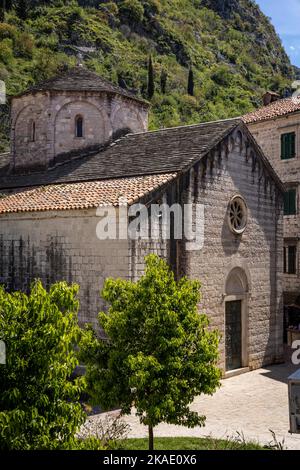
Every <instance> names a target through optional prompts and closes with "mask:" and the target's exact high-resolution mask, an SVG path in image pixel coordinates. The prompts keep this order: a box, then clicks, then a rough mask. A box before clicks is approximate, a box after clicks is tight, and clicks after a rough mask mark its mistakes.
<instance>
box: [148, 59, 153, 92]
mask: <svg viewBox="0 0 300 470" xmlns="http://www.w3.org/2000/svg"><path fill="white" fill-rule="evenodd" d="M153 95H154V70H153V63H152V57H151V55H150V56H149V62H148V98H149V99H151V98H152V96H153Z"/></svg>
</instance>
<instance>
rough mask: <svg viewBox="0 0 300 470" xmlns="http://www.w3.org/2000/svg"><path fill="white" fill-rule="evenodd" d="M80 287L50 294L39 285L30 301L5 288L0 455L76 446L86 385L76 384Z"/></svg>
mask: <svg viewBox="0 0 300 470" xmlns="http://www.w3.org/2000/svg"><path fill="white" fill-rule="evenodd" d="M77 292H78V287H77V286H75V285H72V286H68V285H67V284H66V283H65V282H60V283H57V284H54V285H53V286H52V287H51V288H50V290H49V292H47V291H46V290H45V289H44V288H43V286H42V284H41V282H40V281H36V282H35V283H34V284H33V286H32V288H31V292H30V293H29V295H26V294H23V293H20V292H15V293H12V294H9V293H7V292H6V291H5V290H4V288H3V287H0V338H1V339H2V340H4V342H5V344H6V348H7V360H6V365H4V366H3V365H2V366H0V450H11V449H17V450H19V449H22V450H27V449H54V448H60V447H63V446H67V445H70V446H71V445H74V439H73V436H74V434H75V432H76V431H77V429H78V428H79V426H80V425H81V424H82V423H83V422H84V413H83V411H82V408H81V405H80V403H79V397H80V394H81V393H82V391H83V387H84V382H83V379H82V378H78V379H76V380H75V381H73V382H71V381H70V380H69V377H70V375H71V374H72V372H73V371H74V369H75V367H76V365H77V364H78V360H77V357H76V352H75V346H76V344H77V342H78V341H79V337H80V329H79V327H78V323H77V311H78V300H77V297H76V295H77Z"/></svg>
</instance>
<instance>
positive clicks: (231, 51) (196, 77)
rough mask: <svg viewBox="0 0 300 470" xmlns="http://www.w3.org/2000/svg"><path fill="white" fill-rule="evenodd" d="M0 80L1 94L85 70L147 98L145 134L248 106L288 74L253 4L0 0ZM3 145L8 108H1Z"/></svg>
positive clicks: (241, 0)
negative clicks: (76, 67) (74, 68)
mask: <svg viewBox="0 0 300 470" xmlns="http://www.w3.org/2000/svg"><path fill="white" fill-rule="evenodd" d="M0 5H1V6H0V21H1V23H0V80H3V81H5V83H6V86H7V93H8V95H10V96H11V95H15V94H17V93H19V92H21V91H22V90H24V89H25V88H26V87H28V86H29V85H31V84H33V83H36V82H38V81H40V80H43V79H46V78H48V77H49V76H51V75H53V74H55V73H56V72H57V71H59V70H62V69H65V68H66V67H68V66H71V65H74V64H75V63H76V62H77V61H78V56H80V57H81V59H80V60H81V61H83V62H84V63H85V65H86V66H87V67H88V68H90V69H92V70H95V71H96V72H98V73H99V74H101V75H103V76H104V77H106V78H107V79H109V80H112V81H113V82H115V83H119V84H121V85H122V86H123V87H127V88H128V89H130V90H135V91H136V93H137V94H139V95H141V96H143V97H144V98H146V99H149V100H150V101H151V104H152V111H151V118H150V128H151V129H154V128H160V127H164V126H165V127H166V126H168V127H169V126H176V125H180V124H191V123H195V122H199V121H204V120H213V119H217V118H227V117H231V116H236V115H241V114H243V113H245V112H247V111H250V110H252V109H253V108H254V107H256V106H258V105H259V104H260V102H261V95H262V93H263V92H264V91H265V90H266V89H272V90H276V91H278V90H279V91H282V90H284V89H286V88H287V87H289V84H290V80H291V79H292V78H293V75H294V69H293V68H292V66H291V64H290V62H289V59H288V57H287V55H286V53H285V51H284V49H283V47H282V44H281V42H280V39H279V38H278V36H277V34H276V32H275V30H274V28H273V26H272V25H271V23H270V21H269V19H268V18H267V17H266V16H264V15H263V13H262V12H261V11H260V9H259V7H258V6H257V4H256V3H255V2H254V1H252V0H115V1H107V0H106V1H100V0H78V1H76V0H69V1H62V0H50V1H46V0H27V1H23V0H0ZM0 134H2V135H0V141H1V142H2V147H1V146H0V149H1V148H2V150H3V149H4V147H5V146H6V143H5V142H7V140H8V106H1V110H0Z"/></svg>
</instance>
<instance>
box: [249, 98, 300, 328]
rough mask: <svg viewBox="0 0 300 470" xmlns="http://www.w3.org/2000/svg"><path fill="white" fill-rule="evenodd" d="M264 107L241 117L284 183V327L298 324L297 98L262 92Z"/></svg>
mask: <svg viewBox="0 0 300 470" xmlns="http://www.w3.org/2000/svg"><path fill="white" fill-rule="evenodd" d="M263 102H264V103H265V106H263V107H262V108H260V109H258V110H256V111H254V112H253V113H249V114H247V115H246V116H244V117H243V120H244V122H245V123H246V124H247V126H248V128H249V130H250V131H251V133H252V134H253V136H254V137H255V139H256V141H257V142H258V143H259V145H260V146H261V148H262V150H263V152H264V153H265V155H266V156H267V158H268V159H269V161H270V163H271V165H272V166H273V168H274V169H275V170H276V172H277V174H278V175H279V177H280V179H281V180H282V182H283V183H284V185H285V195H284V224H283V225H284V246H283V259H284V268H283V269H284V274H283V300H284V306H285V313H286V317H285V324H286V327H288V326H294V327H298V325H300V265H299V262H300V258H299V252H300V251H299V250H300V203H299V201H300V199H299V196H300V192H299V190H300V98H297V97H290V98H285V99H280V96H279V95H277V94H276V93H270V92H269V93H266V95H264V99H263Z"/></svg>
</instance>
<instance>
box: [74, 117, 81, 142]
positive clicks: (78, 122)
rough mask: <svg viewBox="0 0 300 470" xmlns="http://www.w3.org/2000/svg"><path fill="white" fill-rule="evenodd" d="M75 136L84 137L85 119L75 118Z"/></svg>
mask: <svg viewBox="0 0 300 470" xmlns="http://www.w3.org/2000/svg"><path fill="white" fill-rule="evenodd" d="M75 136H76V137H83V117H82V116H76V118H75Z"/></svg>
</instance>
